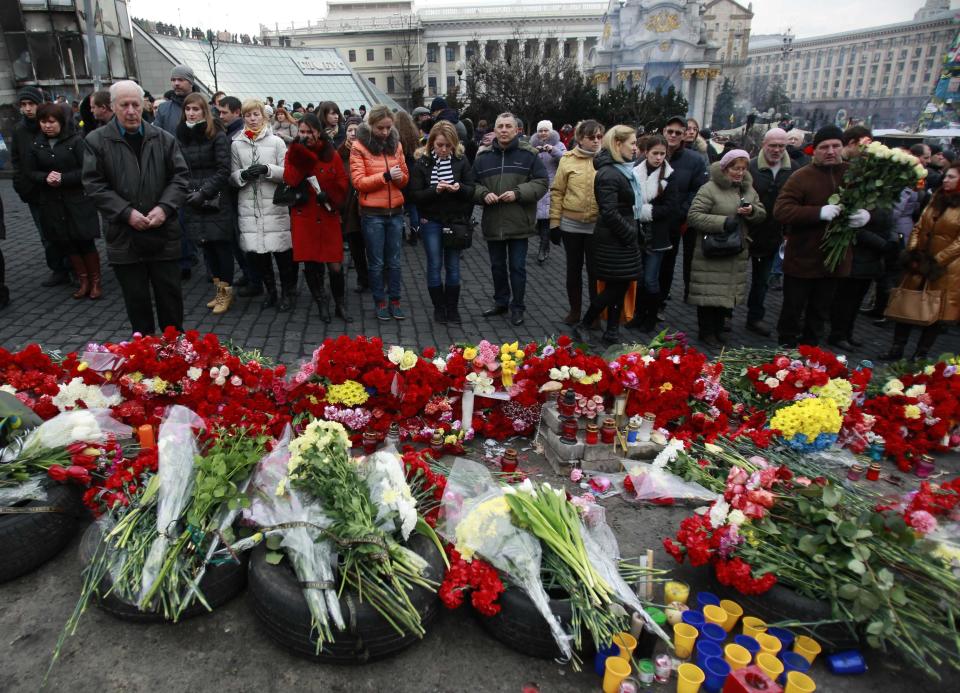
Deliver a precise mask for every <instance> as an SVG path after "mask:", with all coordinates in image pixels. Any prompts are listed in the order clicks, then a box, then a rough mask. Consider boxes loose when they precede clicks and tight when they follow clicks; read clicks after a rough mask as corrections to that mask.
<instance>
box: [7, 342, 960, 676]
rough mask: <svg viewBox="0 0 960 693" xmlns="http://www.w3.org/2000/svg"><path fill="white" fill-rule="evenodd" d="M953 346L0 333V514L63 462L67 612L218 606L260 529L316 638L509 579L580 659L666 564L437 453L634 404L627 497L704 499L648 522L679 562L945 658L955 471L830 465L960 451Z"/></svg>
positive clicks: (59, 470) (557, 497)
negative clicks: (856, 355)
mask: <svg viewBox="0 0 960 693" xmlns="http://www.w3.org/2000/svg"><path fill="white" fill-rule="evenodd" d="M957 365H958V362H957V360H956V358H955V357H952V356H951V357H944V358H942V359H941V360H938V361H936V362H932V363H925V364H919V365H915V366H903V365H899V366H897V367H896V368H895V369H890V370H887V371H884V372H882V373H875V372H874V370H873V367H872V365H871V364H868V363H861V364H850V363H847V361H846V360H845V358H844V357H842V356H837V355H835V354H832V353H830V352H827V351H824V350H821V349H818V348H815V347H806V346H801V347H800V348H799V349H798V350H796V351H778V350H745V349H744V350H730V351H725V352H724V353H723V354H722V355H721V357H720V358H719V359H718V360H716V361H711V360H710V359H708V358H707V356H706V355H705V354H703V353H701V352H699V351H697V350H696V349H694V348H692V347H689V346H688V345H687V344H686V343H685V341H684V340H683V338H682V335H660V336H658V337H657V338H656V339H655V340H654V342H652V343H651V344H646V345H636V346H634V347H631V348H627V349H622V350H621V351H620V352H618V353H616V354H613V355H607V358H604V357H601V356H599V355H595V354H589V353H585V352H583V351H582V350H580V349H579V348H577V347H576V346H575V345H573V344H572V343H571V342H570V340H569V339H568V338H565V337H560V338H559V339H557V340H555V341H548V342H544V343H529V344H520V343H510V344H503V345H497V344H493V343H491V342H488V341H481V342H479V343H478V344H456V345H452V346H449V347H448V348H446V349H435V348H428V349H424V350H423V351H421V352H419V353H418V352H415V351H413V350H410V349H406V348H404V347H402V346H400V345H387V344H384V343H383V342H382V341H381V340H380V339H377V338H368V337H363V336H357V337H348V336H341V337H337V338H331V339H327V340H325V341H324V342H323V343H322V344H320V345H318V347H317V349H316V350H315V351H314V352H313V354H312V355H311V357H310V358H309V359H308V360H306V361H305V362H304V363H302V364H299V365H295V364H287V365H276V364H271V363H269V362H267V361H265V360H264V359H263V358H261V357H260V355H259V354H256V353H246V352H244V351H243V350H241V349H238V348H236V347H233V346H229V345H225V344H223V343H221V342H220V341H219V340H218V339H217V337H216V336H214V335H200V334H198V333H196V332H187V333H183V334H179V333H176V332H174V331H167V332H165V333H164V334H163V335H160V336H154V337H135V338H133V339H131V340H129V341H127V342H121V343H109V344H90V345H88V346H87V347H86V349H85V350H84V351H83V352H80V353H71V354H67V355H65V356H62V357H61V356H59V355H51V354H46V353H44V352H43V350H42V348H41V347H40V346H39V345H30V346H28V347H26V348H24V349H23V350H21V351H19V352H10V351H7V350H4V349H0V391H2V396H0V422H2V424H0V433H2V435H3V438H2V440H3V444H4V447H3V448H0V509H2V508H3V507H7V506H11V505H14V504H22V503H25V502H28V501H31V500H37V499H42V498H43V497H44V494H45V493H46V492H47V490H48V489H51V488H53V487H54V486H55V485H59V484H63V485H68V487H69V488H73V489H76V493H77V498H78V499H79V498H80V497H81V496H82V500H83V503H84V505H85V506H86V507H87V508H88V509H89V511H90V512H91V514H92V515H93V516H94V517H97V518H100V520H99V524H98V532H99V538H98V546H99V548H98V550H97V552H96V553H95V554H94V556H93V557H92V559H91V560H90V562H89V564H88V566H87V568H86V571H85V576H84V587H83V593H82V595H81V599H80V601H79V602H78V606H77V610H76V612H75V614H74V616H73V618H71V620H70V622H69V623H68V624H67V628H66V629H65V631H64V632H65V634H67V633H70V632H73V630H75V629H76V627H77V623H78V621H79V619H80V615H81V614H82V613H83V610H84V608H85V607H86V605H87V603H88V602H89V601H90V600H91V599H93V598H95V597H96V598H97V599H101V600H102V599H105V598H107V597H112V598H117V599H119V600H121V601H122V602H123V603H125V604H127V605H129V606H130V608H133V609H139V610H142V611H149V612H152V613H157V614H160V615H162V616H163V617H166V618H167V619H169V620H177V619H178V618H180V617H181V616H182V615H183V614H184V613H185V612H186V611H187V610H189V609H194V608H197V607H198V605H199V607H200V608H213V607H212V606H211V605H210V604H209V603H208V600H207V599H206V596H205V594H204V590H203V588H202V584H201V583H202V580H203V578H204V575H205V574H206V572H207V571H208V570H209V569H212V568H213V567H214V566H223V565H234V566H237V565H239V562H240V561H241V560H245V559H244V558H243V552H244V551H245V550H247V549H249V548H251V547H253V546H256V545H258V544H260V543H261V542H263V543H265V544H266V549H267V554H266V556H267V561H268V563H270V564H271V565H273V564H276V563H277V562H278V561H283V560H284V559H285V561H286V562H285V563H283V565H289V568H290V570H292V571H293V572H294V573H295V574H296V577H297V582H298V584H300V585H301V588H302V589H301V590H300V591H302V596H303V600H304V602H305V604H306V608H308V609H309V613H310V619H309V620H310V622H311V635H310V643H311V645H310V646H311V648H315V652H316V653H318V654H319V653H320V652H321V651H324V650H325V648H326V647H327V646H328V645H330V644H332V643H334V642H335V641H336V640H337V638H338V633H341V632H342V631H344V629H345V628H347V627H348V623H347V620H346V618H345V614H344V613H343V611H342V609H341V605H340V599H341V597H342V594H343V592H344V590H350V591H351V593H353V594H356V595H357V596H358V598H359V599H360V600H361V601H363V602H364V603H366V604H370V605H371V606H372V608H373V609H374V611H375V612H376V613H377V614H378V616H379V618H382V619H383V621H384V622H385V623H387V624H389V626H388V628H389V629H391V630H393V631H394V632H396V634H397V635H398V637H411V636H412V637H413V638H414V639H416V638H419V637H422V636H423V635H424V633H425V626H424V623H423V622H422V612H421V611H420V610H419V609H418V608H415V607H414V605H413V603H412V602H411V600H410V598H409V596H408V595H409V594H410V593H411V591H413V590H426V592H427V593H429V594H430V595H431V596H432V598H433V599H434V600H436V599H439V600H440V601H441V602H442V603H443V604H444V605H445V606H447V607H449V608H456V607H458V606H461V605H463V604H467V603H469V604H470V605H471V608H473V609H475V610H476V611H478V612H479V613H480V614H482V615H483V616H484V617H488V618H494V617H499V616H502V613H501V603H502V598H503V595H504V594H505V593H507V592H510V591H513V590H517V591H522V592H523V594H524V595H526V598H527V599H528V600H529V601H530V602H531V603H532V607H531V608H536V609H537V610H538V611H539V612H540V614H541V616H542V617H543V620H544V624H545V627H548V628H549V631H550V633H551V635H552V639H553V641H555V644H556V647H557V651H558V652H559V653H562V654H563V655H564V656H566V657H568V658H569V659H571V660H572V661H573V662H574V665H575V666H576V665H578V664H579V661H580V660H579V657H580V653H582V652H583V651H585V650H589V648H591V647H595V646H597V645H598V644H601V645H603V644H608V643H609V642H610V641H611V639H612V638H613V636H614V635H615V634H616V633H618V632H620V631H622V630H623V629H625V628H627V627H628V626H629V616H630V612H635V613H637V614H641V615H643V617H644V618H646V619H647V621H648V623H649V624H650V626H651V629H652V630H654V631H657V633H658V635H660V636H661V637H665V636H666V634H665V633H663V632H662V631H660V630H659V627H654V625H655V624H653V623H652V621H650V619H649V617H647V616H646V612H645V608H646V606H648V604H647V603H646V602H644V601H641V600H640V599H638V598H637V596H636V594H635V593H634V591H633V589H632V588H631V587H630V585H631V584H632V583H633V582H634V581H636V580H637V579H638V578H643V579H644V580H650V579H653V578H654V576H655V575H657V574H658V572H659V571H652V570H648V569H645V568H641V567H640V566H638V565H634V564H631V563H627V562H624V561H622V560H621V559H620V556H619V550H618V548H617V545H616V540H615V539H613V534H612V532H610V530H609V527H607V525H606V523H605V522H604V520H603V517H602V508H600V507H599V506H598V505H596V503H595V498H594V496H593V495H592V494H591V493H587V494H584V495H583V496H581V497H574V498H571V497H569V496H567V495H566V494H564V492H563V491H562V490H560V489H556V488H550V486H549V485H547V484H532V483H530V482H529V481H525V480H524V479H525V476H524V475H523V474H522V473H518V472H515V471H513V470H510V471H509V473H508V472H507V471H506V466H504V470H505V471H504V473H497V474H491V470H490V469H489V468H488V467H487V466H485V465H483V464H478V463H475V462H470V461H469V460H466V459H462V458H460V459H458V460H457V461H456V463H454V464H452V465H449V466H447V465H445V464H444V463H443V460H442V459H441V458H442V457H443V456H444V455H448V454H455V455H460V456H465V455H467V454H468V453H469V445H470V442H471V441H472V440H473V439H474V438H477V437H479V438H486V439H493V440H498V441H502V440H507V439H510V438H514V437H518V436H519V437H534V436H537V435H538V434H539V433H541V432H542V431H540V428H541V426H542V420H541V408H542V407H543V405H544V404H546V403H547V402H550V401H553V400H555V399H559V398H560V397H563V398H564V399H565V400H566V401H568V402H570V403H571V405H570V407H571V415H572V416H574V417H575V418H582V419H585V420H586V421H588V422H590V423H592V424H599V423H600V422H601V421H602V420H606V419H607V417H609V416H618V417H620V418H621V419H622V420H623V421H626V420H628V419H631V418H633V419H634V420H643V417H644V415H647V414H652V416H649V417H647V421H648V422H649V423H648V425H650V424H651V423H652V427H653V431H652V434H651V439H652V440H656V441H660V442H661V443H663V444H666V447H665V448H664V449H663V450H662V452H661V455H660V456H658V458H657V460H656V461H655V464H654V466H653V467H651V468H650V469H647V470H642V469H640V468H639V467H637V468H633V467H632V466H631V467H630V468H628V469H627V471H628V475H627V476H626V479H625V481H624V482H623V486H624V488H625V489H626V491H625V492H626V493H627V494H628V495H629V496H630V497H633V498H637V497H641V496H640V495H639V493H640V491H641V490H643V491H644V495H643V496H642V497H643V498H644V499H646V500H650V501H653V502H655V503H664V504H666V503H669V502H671V498H670V493H668V492H662V493H660V492H657V491H656V488H657V484H658V483H660V482H662V481H663V480H664V479H665V478H666V477H667V475H669V474H671V473H672V474H673V475H677V476H679V477H682V479H684V480H686V481H687V482H688V485H687V487H685V488H684V494H686V493H687V492H689V494H690V495H680V492H679V490H678V491H677V493H678V498H700V499H702V500H707V499H710V501H709V502H710V505H709V506H708V507H706V508H702V509H701V510H700V511H698V512H696V513H694V514H692V515H691V516H690V517H688V518H686V519H685V520H683V522H682V523H681V524H680V526H679V528H678V530H677V532H676V536H675V538H672V539H668V540H666V541H665V543H664V547H665V549H666V550H667V551H668V552H669V553H670V554H671V555H673V556H674V557H675V558H676V559H677V560H680V561H684V560H689V561H690V562H691V564H692V565H694V566H708V565H709V566H710V567H711V568H712V569H713V573H714V574H715V576H716V578H717V580H718V581H719V582H720V583H721V584H722V585H724V586H727V587H730V588H733V589H736V590H738V591H740V592H741V593H743V594H746V595H758V596H760V598H762V596H763V595H764V594H765V593H767V592H768V591H769V590H770V589H771V588H772V587H773V586H774V585H781V586H787V587H789V588H791V589H793V590H795V591H797V592H799V593H801V594H804V595H806V596H808V597H812V598H814V599H816V600H818V601H821V602H823V603H826V604H828V605H829V607H830V610H831V613H832V621H835V622H838V623H842V624H844V625H845V626H847V627H848V628H849V629H850V630H851V631H852V632H853V633H854V634H855V635H856V636H857V637H861V638H863V639H864V641H865V642H868V643H869V644H871V645H874V646H878V647H883V646H892V647H894V648H896V649H897V650H902V651H903V653H904V654H905V655H906V656H908V657H910V658H912V660H913V661H914V663H915V664H917V665H918V666H920V667H921V668H923V669H924V670H926V671H927V672H928V673H931V674H935V668H936V666H938V665H942V664H943V663H945V662H946V663H949V664H950V665H951V666H956V663H957V662H960V651H958V645H957V643H958V642H960V639H958V633H957V629H956V625H955V614H954V611H953V607H952V606H947V607H944V606H943V605H944V604H948V605H949V604H956V603H960V602H958V598H960V588H958V584H960V583H958V570H960V550H958V549H957V543H958V542H957V536H958V535H960V531H958V522H960V512H958V507H960V503H958V501H957V498H958V495H960V485H958V484H960V482H957V481H952V482H951V481H945V480H938V483H932V482H930V483H928V482H924V483H923V484H921V485H920V488H919V490H918V491H916V492H915V493H912V494H908V495H904V494H903V493H902V492H901V493H900V494H899V495H897V496H896V497H891V496H885V495H882V494H880V493H878V492H877V491H876V490H875V489H876V488H877V487H872V488H862V487H860V486H858V485H851V484H849V483H847V481H846V479H847V474H848V473H850V474H853V473H854V469H853V467H852V466H851V465H853V464H854V462H859V463H862V464H863V465H868V464H871V463H872V464H874V465H875V466H876V470H874V469H871V473H874V472H875V473H876V475H877V476H879V475H880V474H883V475H884V478H886V479H888V480H891V481H898V479H901V478H900V477H897V476H896V474H898V473H900V474H902V473H906V472H914V473H916V474H917V475H918V476H925V475H928V474H929V473H930V472H931V470H932V469H933V465H934V463H933V461H932V459H931V458H929V455H931V454H934V453H940V452H944V451H947V450H951V449H955V448H957V447H958V445H960V426H958V425H960V377H958V376H957ZM594 430H596V429H594ZM158 432H159V435H158ZM155 440H156V441H157V443H158V444H155V443H154V441H155ZM384 443H385V445H384ZM426 446H429V447H426ZM378 448H380V449H378ZM361 449H362V451H363V452H364V454H363V455H360V456H358V457H355V456H354V455H356V454H359V453H360V452H361ZM885 459H889V460H891V461H892V462H894V463H895V465H896V468H894V467H893V466H892V465H891V466H889V467H887V468H886V469H884V468H883V467H882V463H883V461H884V460H885ZM467 465H474V466H473V467H472V468H471V467H468V466H467ZM628 466H629V465H628ZM654 468H655V470H656V471H655V473H654V472H653V471H651V470H652V469H654ZM471 469H472V471H471V472H470V474H467V471H465V470H471ZM574 473H576V480H577V481H580V480H581V479H582V477H583V472H582V471H581V470H579V469H574ZM464 475H466V476H464ZM573 478H574V474H571V479H573ZM851 478H853V477H851ZM874 478H876V477H874ZM586 481H589V484H590V485H589V486H588V487H587V488H590V489H592V490H593V491H595V492H596V493H603V492H605V491H607V490H609V488H610V481H609V480H604V481H605V482H606V483H605V484H604V483H601V480H600V479H596V478H590V479H587V480H585V483H586ZM678 481H679V480H678ZM689 482H696V484H693V483H689ZM638 484H640V485H643V488H642V489H640V488H638V486H637V485H638ZM647 485H652V486H650V487H648V486H647ZM651 488H653V490H652V491H651ZM674 488H677V489H679V487H676V486H675V487H674ZM704 494H706V495H704ZM715 494H716V495H715ZM714 498H716V500H712V499H714ZM433 528H436V532H437V534H435V533H434V529H433ZM413 534H420V535H423V537H426V538H427V540H428V543H429V545H431V546H433V547H436V550H437V551H438V552H442V554H443V560H444V561H446V563H447V569H446V571H445V573H444V574H442V575H440V574H431V573H430V572H429V571H428V570H427V565H426V563H425V561H424V559H423V557H422V556H421V555H419V554H417V553H415V552H413V551H411V550H410V549H409V548H408V542H409V540H410V539H411V538H412V535H413ZM438 534H439V536H442V537H443V540H444V542H445V543H443V542H441V540H440V539H439V537H438ZM259 550H262V549H259ZM548 593H549V594H551V595H553V594H562V595H564V598H565V599H567V600H568V601H569V603H570V611H571V613H572V620H570V621H569V622H566V623H561V622H560V620H559V619H558V618H557V617H556V615H555V614H554V613H553V612H552V611H551V606H550V598H549V597H548ZM798 617H802V614H798ZM811 627H812V628H815V627H816V625H811ZM928 641H936V644H934V645H928V646H925V647H923V648H918V647H916V643H918V642H928Z"/></svg>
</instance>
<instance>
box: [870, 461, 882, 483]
mask: <svg viewBox="0 0 960 693" xmlns="http://www.w3.org/2000/svg"><path fill="white" fill-rule="evenodd" d="M879 478H880V463H879V462H873V463H872V464H871V465H870V468H869V469H868V470H867V480H868V481H876V480H878V479H879Z"/></svg>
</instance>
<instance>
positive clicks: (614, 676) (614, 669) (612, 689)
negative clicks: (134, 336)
mask: <svg viewBox="0 0 960 693" xmlns="http://www.w3.org/2000/svg"><path fill="white" fill-rule="evenodd" d="M628 676H630V662H629V661H627V660H626V659H624V658H623V657H607V662H606V664H604V670H603V693H617V691H618V690H619V689H620V682H621V681H623V680H624V679H625V678H627V677H628Z"/></svg>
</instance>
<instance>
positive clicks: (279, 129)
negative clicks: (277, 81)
mask: <svg viewBox="0 0 960 693" xmlns="http://www.w3.org/2000/svg"><path fill="white" fill-rule="evenodd" d="M297 131H298V128H297V122H296V121H295V120H294V119H293V118H291V117H290V114H289V113H288V112H287V109H286V108H284V107H283V106H278V107H277V110H276V111H274V113H273V134H274V135H276V136H277V137H279V138H280V139H282V140H283V142H284V144H286V145H289V144H290V143H291V142H293V141H294V140H295V139H297Z"/></svg>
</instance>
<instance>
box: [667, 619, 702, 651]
mask: <svg viewBox="0 0 960 693" xmlns="http://www.w3.org/2000/svg"><path fill="white" fill-rule="evenodd" d="M699 634H700V633H699V631H697V629H696V628H694V627H693V626H691V625H690V624H689V623H678V624H676V625H675V626H674V627H673V646H674V648H675V649H676V654H677V658H678V659H686V658H687V657H689V656H690V655H691V654H692V653H693V644H694V643H695V642H696V641H697V636H698V635H699Z"/></svg>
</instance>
